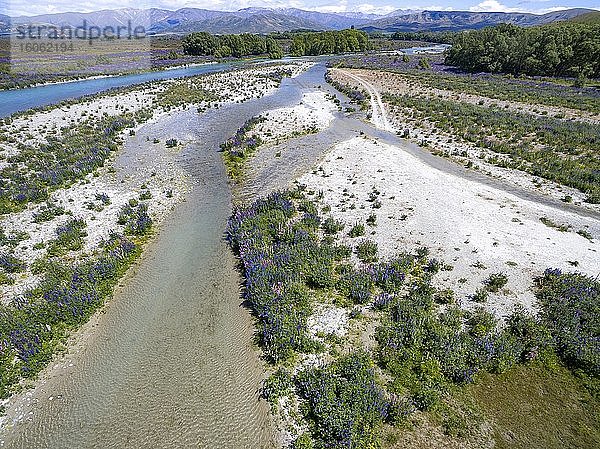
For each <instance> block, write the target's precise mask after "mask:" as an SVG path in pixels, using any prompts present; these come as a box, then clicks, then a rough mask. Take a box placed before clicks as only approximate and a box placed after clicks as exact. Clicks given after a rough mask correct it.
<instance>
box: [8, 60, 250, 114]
mask: <svg viewBox="0 0 600 449" xmlns="http://www.w3.org/2000/svg"><path fill="white" fill-rule="evenodd" d="M235 65H240V63H239V62H237V63H229V62H228V63H219V64H205V65H197V66H188V67H181V68H177V69H170V70H160V71H155V72H145V73H136V74H131V75H119V76H110V77H105V78H88V79H83V80H80V81H69V82H66V83H58V84H47V85H43V86H37V87H28V88H26V89H15V90H5V91H0V117H7V116H9V115H11V114H14V113H15V112H19V111H25V110H27V109H31V108H36V107H40V106H47V105H49V104H54V103H59V102H61V101H63V100H68V99H71V98H79V97H83V96H85V95H91V94H96V93H98V92H103V91H106V90H109V89H113V88H116V87H123V86H131V85H134V84H142V83H145V82H148V81H156V80H164V79H170V78H183V77H186V76H193V75H202V74H204V73H214V72H220V71H223V70H226V69H229V68H231V67H234V66H235Z"/></svg>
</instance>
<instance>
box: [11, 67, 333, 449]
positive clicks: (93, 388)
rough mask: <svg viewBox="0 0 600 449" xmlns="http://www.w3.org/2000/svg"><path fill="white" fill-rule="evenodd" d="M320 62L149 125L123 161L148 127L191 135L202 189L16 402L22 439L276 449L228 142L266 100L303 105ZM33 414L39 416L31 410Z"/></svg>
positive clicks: (120, 163)
mask: <svg viewBox="0 0 600 449" xmlns="http://www.w3.org/2000/svg"><path fill="white" fill-rule="evenodd" d="M322 73H323V69H322V68H316V69H313V70H311V71H309V73H306V74H304V75H301V76H300V77H299V78H297V79H294V80H284V82H283V84H282V87H281V88H280V89H279V90H278V91H277V93H276V94H274V95H270V96H267V97H263V98H261V99H258V100H253V101H250V102H248V103H244V104H241V105H230V106H227V107H224V108H222V109H219V110H211V111H209V112H207V113H205V114H203V115H201V116H200V115H198V114H197V113H195V112H193V111H187V112H182V113H178V114H174V115H172V116H170V117H165V118H162V119H160V120H159V121H158V122H156V123H152V124H148V125H146V126H145V127H143V128H142V129H140V130H139V131H138V132H137V134H136V136H135V137H133V139H135V140H134V141H133V142H130V144H128V145H127V147H126V148H127V149H128V150H127V151H130V152H132V153H129V154H122V155H121V156H120V157H119V158H118V159H117V161H116V163H115V166H116V168H117V173H118V174H119V173H121V174H122V173H124V172H126V171H127V170H128V164H129V163H130V161H131V160H135V151H143V150H144V146H145V145H148V143H147V142H146V136H149V137H153V136H156V135H161V136H165V137H167V136H175V137H176V136H181V135H186V136H187V137H188V138H189V136H192V137H193V139H192V142H191V143H190V144H188V145H187V146H186V147H185V148H184V150H183V151H182V153H181V155H180V158H179V162H180V163H181V165H182V167H183V168H184V169H185V170H187V171H188V173H190V175H191V176H192V179H193V187H192V190H191V192H190V193H189V194H188V195H187V198H186V202H184V203H181V204H180V205H178V206H177V207H176V208H175V210H174V211H173V212H172V213H171V214H170V215H169V216H168V217H167V220H166V223H164V225H163V226H162V229H161V231H160V233H159V235H158V236H157V237H156V238H155V239H154V241H153V242H151V243H150V244H149V245H148V247H147V249H146V251H145V252H144V255H143V258H142V259H141V261H140V262H139V264H138V265H136V266H135V267H134V268H133V269H132V270H131V272H130V274H129V275H128V276H127V278H126V279H124V280H123V281H122V282H121V284H122V286H121V287H120V288H118V290H117V292H116V294H115V297H114V298H113V299H112V300H111V301H110V303H109V305H108V306H107V307H106V309H105V312H104V313H103V314H101V315H100V316H99V317H97V318H95V319H93V320H92V321H91V323H90V324H88V325H87V326H85V328H86V329H85V330H84V332H82V333H81V335H82V336H83V338H81V339H80V341H79V342H78V343H77V344H76V345H75V347H74V348H73V349H72V350H71V351H69V353H68V355H67V356H66V357H65V358H64V359H62V360H63V361H62V362H61V363H60V365H61V366H59V367H57V368H55V369H50V370H49V373H47V374H46V376H45V382H44V383H43V384H41V385H39V386H38V387H37V388H36V389H34V390H32V391H31V392H30V393H29V395H25V399H24V400H23V401H21V402H20V403H19V404H18V408H14V409H9V410H8V418H9V420H14V419H15V418H16V417H18V415H20V414H23V415H24V416H26V417H27V418H26V419H24V420H17V422H16V423H15V425H14V426H13V427H12V428H11V427H7V428H6V429H5V431H4V435H2V438H0V439H2V440H4V441H5V445H4V447H11V448H91V447H98V448H137V447H161V448H170V447H173V448H184V447H200V448H237V449H239V448H263V447H271V446H272V444H273V442H272V430H271V426H270V418H269V411H268V406H267V404H266V403H265V402H264V401H261V400H259V387H260V382H261V378H262V375H263V374H262V373H263V369H262V362H261V361H260V359H259V356H258V351H257V350H256V348H255V347H254V346H253V345H252V340H253V327H252V320H251V318H250V315H249V313H248V311H247V310H246V309H245V308H243V307H242V305H241V299H240V295H239V285H240V282H241V279H240V276H239V274H238V272H237V270H236V265H235V264H236V260H235V257H234V255H233V254H232V253H231V251H230V250H229V248H228V247H227V245H226V243H225V242H224V241H223V231H224V228H225V223H226V220H227V218H228V217H229V215H230V213H231V192H230V189H229V186H228V184H227V179H226V174H225V170H224V167H223V164H222V162H221V156H220V153H219V152H218V146H219V144H220V143H221V142H222V141H223V140H225V139H226V138H227V137H229V136H230V135H232V134H233V133H234V132H235V130H236V129H237V128H238V127H239V126H240V125H241V124H242V123H243V122H244V121H245V120H246V119H248V118H250V117H252V116H253V115H256V114H257V113H259V112H261V111H262V110H264V109H267V108H272V107H278V106H286V105H289V104H291V103H294V102H297V101H298V100H299V98H300V96H301V89H302V86H303V85H305V83H306V81H307V80H309V79H310V78H311V77H319V76H322ZM30 412H31V413H32V414H31V415H29V413H30Z"/></svg>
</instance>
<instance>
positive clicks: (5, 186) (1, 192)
mask: <svg viewBox="0 0 600 449" xmlns="http://www.w3.org/2000/svg"><path fill="white" fill-rule="evenodd" d="M133 124H134V121H133V119H131V118H130V117H125V116H124V117H109V118H104V119H102V120H100V121H99V122H94V123H87V122H86V123H83V124H80V125H76V126H72V127H69V128H64V129H63V133H62V136H61V137H60V138H58V137H54V136H49V137H48V138H47V143H44V144H41V145H39V146H38V147H36V146H32V147H23V148H21V149H20V151H19V153H18V154H16V155H14V156H11V157H9V158H8V159H7V162H8V164H7V165H6V166H5V167H4V168H3V169H2V170H0V180H1V182H0V213H9V212H12V211H18V210H22V209H23V208H24V207H25V206H26V204H27V203H29V202H37V201H43V200H46V199H47V198H48V193H49V192H50V191H53V190H56V189H58V188H61V187H64V186H65V185H69V184H70V183H72V182H74V181H76V180H77V179H81V178H82V177H84V176H85V175H87V174H88V173H91V172H93V171H94V170H96V169H97V168H98V167H101V166H103V165H104V162H105V161H106V159H107V158H108V157H109V156H110V154H111V153H112V152H113V151H115V150H116V149H117V142H116V137H117V136H118V134H119V133H120V132H121V131H122V130H123V129H125V128H127V127H130V126H132V125H133ZM23 166H25V167H26V169H23Z"/></svg>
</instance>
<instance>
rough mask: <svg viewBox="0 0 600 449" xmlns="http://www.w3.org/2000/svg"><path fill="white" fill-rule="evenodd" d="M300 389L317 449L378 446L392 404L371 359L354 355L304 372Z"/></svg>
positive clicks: (299, 379)
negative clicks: (379, 432)
mask: <svg viewBox="0 0 600 449" xmlns="http://www.w3.org/2000/svg"><path fill="white" fill-rule="evenodd" d="M296 387H297V391H298V392H299V394H300V396H301V397H302V398H304V399H305V400H306V401H307V403H308V415H309V417H310V419H311V420H312V422H314V427H313V428H312V429H311V430H312V432H311V433H312V435H313V437H314V439H315V440H316V442H317V445H316V447H323V448H342V447H343V448H355V449H369V448H373V447H377V446H378V430H379V428H380V427H381V425H382V423H383V422H384V421H385V420H386V419H387V418H388V414H389V409H390V402H389V400H388V399H387V398H386V396H385V393H384V390H383V388H382V387H381V386H380V385H378V383H377V381H376V378H375V371H374V367H373V363H372V361H371V359H370V357H369V356H368V355H366V354H364V353H352V354H349V355H347V356H344V357H341V358H340V359H338V360H337V361H335V362H333V363H332V364H330V365H328V366H326V367H324V368H313V369H308V370H305V371H302V372H300V373H299V374H298V375H297V376H296Z"/></svg>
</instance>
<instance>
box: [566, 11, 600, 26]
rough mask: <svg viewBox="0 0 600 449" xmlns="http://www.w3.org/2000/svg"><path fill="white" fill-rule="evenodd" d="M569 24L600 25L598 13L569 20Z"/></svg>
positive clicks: (599, 12) (589, 13)
mask: <svg viewBox="0 0 600 449" xmlns="http://www.w3.org/2000/svg"><path fill="white" fill-rule="evenodd" d="M569 21H570V22H577V23H588V24H596V23H600V11H592V12H588V13H586V14H582V15H580V16H577V17H573V18H572V19H569Z"/></svg>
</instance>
